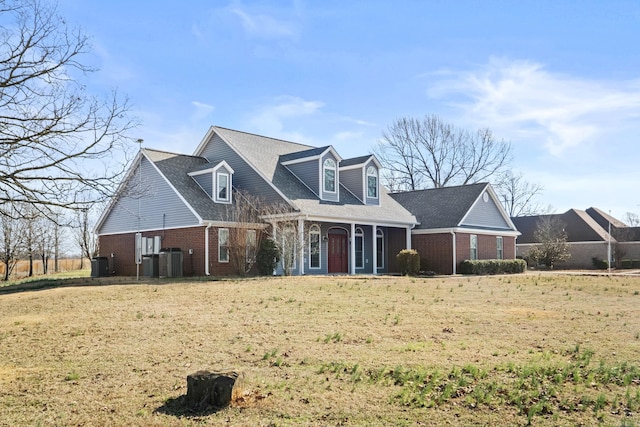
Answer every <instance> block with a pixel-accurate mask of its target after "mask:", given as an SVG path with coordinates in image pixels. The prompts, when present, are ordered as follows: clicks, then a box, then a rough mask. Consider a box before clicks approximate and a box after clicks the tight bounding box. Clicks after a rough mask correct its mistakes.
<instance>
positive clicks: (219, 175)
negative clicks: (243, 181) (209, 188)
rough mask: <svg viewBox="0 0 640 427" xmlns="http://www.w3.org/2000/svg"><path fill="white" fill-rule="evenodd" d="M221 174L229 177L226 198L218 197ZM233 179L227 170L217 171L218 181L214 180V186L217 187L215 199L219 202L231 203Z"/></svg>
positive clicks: (216, 178) (216, 177)
mask: <svg viewBox="0 0 640 427" xmlns="http://www.w3.org/2000/svg"><path fill="white" fill-rule="evenodd" d="M221 176H226V177H227V197H226V198H224V199H223V198H220V197H218V195H219V194H220V177H221ZM231 179H232V176H231V174H230V173H229V172H226V171H217V172H216V173H215V180H216V182H214V188H215V193H214V201H215V202H217V203H226V204H229V203H231V188H232V187H231Z"/></svg>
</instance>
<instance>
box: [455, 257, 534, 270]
mask: <svg viewBox="0 0 640 427" xmlns="http://www.w3.org/2000/svg"><path fill="white" fill-rule="evenodd" d="M526 268H527V263H526V261H524V260H522V259H481V260H469V259H467V260H464V261H462V262H461V263H460V265H459V266H458V273H460V274H516V273H522V272H524V271H525V269H526Z"/></svg>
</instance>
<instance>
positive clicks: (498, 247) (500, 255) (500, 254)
mask: <svg viewBox="0 0 640 427" xmlns="http://www.w3.org/2000/svg"><path fill="white" fill-rule="evenodd" d="M498 242H500V244H499V245H498ZM498 251H499V252H498ZM496 258H497V259H504V239H503V238H502V236H496Z"/></svg>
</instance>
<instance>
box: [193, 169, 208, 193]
mask: <svg viewBox="0 0 640 427" xmlns="http://www.w3.org/2000/svg"><path fill="white" fill-rule="evenodd" d="M192 178H193V179H194V180H195V181H196V182H197V183H198V184H199V185H200V187H202V189H203V190H204V191H206V192H207V194H208V195H209V197H213V176H211V173H210V172H209V173H204V174H202V175H194V176H193V177H192Z"/></svg>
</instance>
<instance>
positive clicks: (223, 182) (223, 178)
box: [216, 172, 231, 203]
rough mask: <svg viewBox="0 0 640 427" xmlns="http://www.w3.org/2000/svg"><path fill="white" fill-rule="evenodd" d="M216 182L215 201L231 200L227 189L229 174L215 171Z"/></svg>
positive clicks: (227, 201)
mask: <svg viewBox="0 0 640 427" xmlns="http://www.w3.org/2000/svg"><path fill="white" fill-rule="evenodd" d="M216 182H217V183H218V187H217V192H216V201H217V202H226V203H229V202H230V201H231V197H230V194H231V192H230V191H229V174H228V173H226V172H217V173H216Z"/></svg>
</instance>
